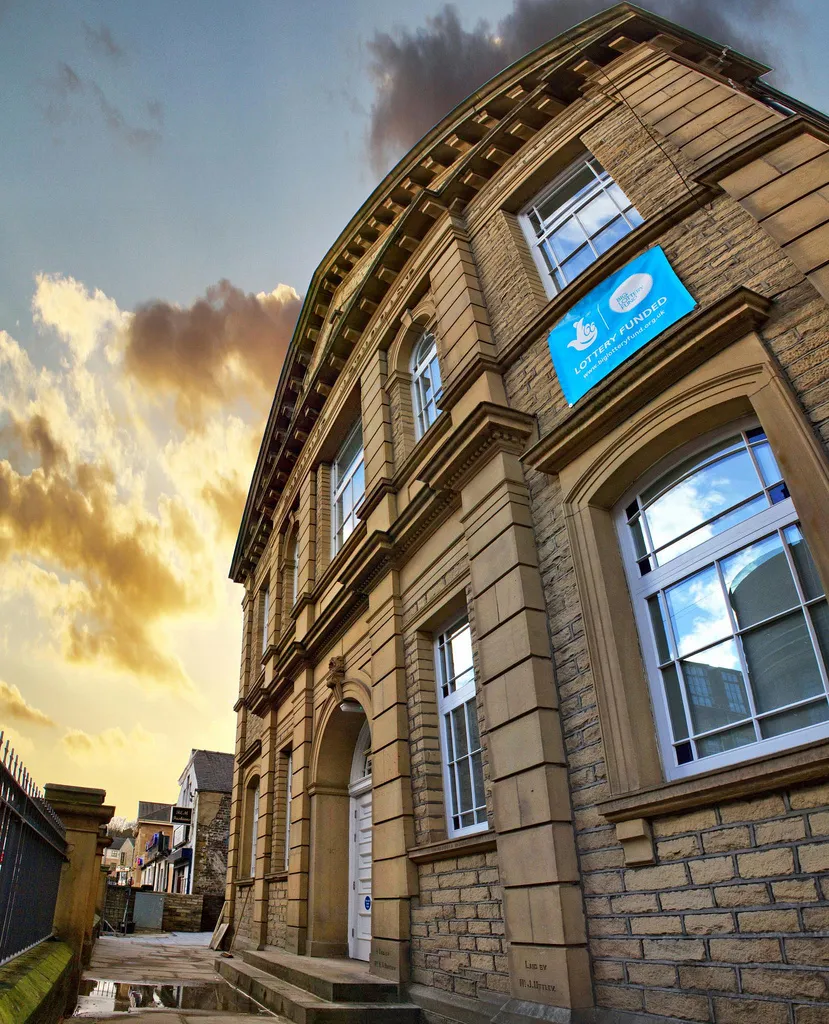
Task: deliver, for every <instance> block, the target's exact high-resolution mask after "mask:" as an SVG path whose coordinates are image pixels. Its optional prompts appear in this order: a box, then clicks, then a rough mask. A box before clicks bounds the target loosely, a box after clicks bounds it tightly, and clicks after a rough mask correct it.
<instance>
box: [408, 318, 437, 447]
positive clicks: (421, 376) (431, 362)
mask: <svg viewBox="0 0 829 1024" xmlns="http://www.w3.org/2000/svg"><path fill="white" fill-rule="evenodd" d="M427 341H429V342H431V343H430V344H429V345H428V346H427V344H426V342H427ZM411 373H412V402H413V404H414V414H415V436H416V437H417V439H418V441H419V440H420V438H421V437H423V435H424V434H425V433H426V431H427V430H428V429H429V427H431V425H432V424H433V423H434V422H435V420H436V419H437V418H438V416H439V415H440V410H439V409H438V407H437V403H438V401H439V399H440V396H441V394H442V393H443V383H442V381H441V375H440V362H439V360H438V342H437V338H436V337H435V335H434V333H433V332H432V331H431V330H429V329H428V328H427V329H426V330H425V331H424V332H423V334H422V335H421V336H420V338H419V339H418V341H417V344H416V345H415V346H414V348H413V349H412V359H411ZM427 381H428V384H429V389H428V391H427V388H426V386H425V384H426V382H427ZM430 410H431V411H430Z"/></svg>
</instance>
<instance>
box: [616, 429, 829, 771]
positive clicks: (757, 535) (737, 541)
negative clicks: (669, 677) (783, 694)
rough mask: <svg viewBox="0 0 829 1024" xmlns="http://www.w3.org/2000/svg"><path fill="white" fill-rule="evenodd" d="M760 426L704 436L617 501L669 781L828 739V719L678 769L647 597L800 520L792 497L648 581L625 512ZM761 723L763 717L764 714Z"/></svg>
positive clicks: (704, 544)
mask: <svg viewBox="0 0 829 1024" xmlns="http://www.w3.org/2000/svg"><path fill="white" fill-rule="evenodd" d="M759 425H760V424H759V423H758V421H757V420H756V419H753V418H752V419H749V420H742V421H738V422H733V423H731V424H729V425H728V426H726V427H724V428H722V429H720V430H717V431H713V432H711V433H708V434H706V435H705V436H704V437H702V438H697V439H695V440H694V441H692V442H689V443H688V444H686V445H683V446H682V447H680V448H677V449H676V450H675V451H674V452H672V453H671V454H670V455H669V456H668V457H667V458H665V459H662V460H660V462H659V463H658V464H657V465H656V466H655V467H653V468H652V469H651V470H650V471H649V472H648V473H646V474H644V475H643V476H642V477H640V478H639V480H637V482H636V484H635V486H634V487H632V488H631V489H630V490H629V491H628V492H627V493H626V494H625V495H624V497H623V498H622V499H621V500H620V501H619V503H618V505H617V506H616V509H615V513H614V518H615V521H616V529H617V533H618V536H619V543H620V547H621V551H622V561H623V563H624V568H625V575H626V577H627V581H628V587H629V589H630V596H631V601H632V604H633V611H634V616H635V619H636V625H637V629H638V632H639V645H640V649H641V652H642V659H643V662H644V665H645V670H646V673H647V679H648V686H649V690H650V696H651V705H652V708H653V713H654V719H655V722H656V731H657V739H658V742H659V748H660V753H661V756H662V765H663V770H664V772H665V777H666V779H668V780H674V779H683V778H688V777H690V776H695V775H700V774H704V773H707V772H710V771H714V770H716V769H718V768H724V767H728V766H731V765H735V764H739V763H741V762H743V761H749V760H754V759H755V758H759V757H765V756H768V755H771V754H774V753H777V752H778V751H781V750H789V749H792V748H794V747H799V746H802V745H804V744H807V743H814V742H816V741H818V740H821V739H824V738H826V737H829V721H827V722H821V723H818V724H816V725H812V726H807V727H806V728H803V729H797V730H793V731H791V732H787V733H782V734H781V735H780V736H774V737H770V738H768V739H760V740H756V741H755V742H754V743H747V744H745V745H744V746H740V747H735V748H734V749H732V750H726V751H723V752H721V753H719V754H710V755H708V756H707V757H700V758H698V759H696V760H693V761H690V762H688V763H686V764H681V765H678V764H676V763H675V761H676V756H675V752H674V743H675V741H674V736H673V729H672V726H671V719H670V712H669V708H668V698H667V693H666V690H665V686H664V685H663V682H662V673H661V671H660V668H659V665H660V659H659V654H658V651H657V646H656V637H655V635H654V630H653V627H652V625H651V622H650V615H649V611H648V605H647V600H648V598H649V597H653V596H654V595H655V594H656V593H657V592H658V591H661V590H664V589H666V588H667V587H670V586H672V585H673V584H675V583H679V582H681V581H682V580H683V579H685V578H687V577H689V576H692V575H694V574H695V573H697V572H699V571H701V570H702V569H704V568H705V567H707V566H709V565H712V564H713V563H715V562H716V561H717V560H718V559H721V558H724V557H726V556H727V555H729V554H730V553H731V552H735V551H738V550H740V549H741V548H744V547H746V546H747V545H749V544H751V543H753V542H755V541H758V540H761V539H763V538H765V537H767V536H770V535H771V534H773V533H774V532H775V531H778V530H779V531H782V530H783V529H784V528H785V527H788V526H791V525H794V524H796V523H799V522H800V517H799V515H798V513H797V510H796V509H795V506H794V502H793V501H792V499H791V498H790V497H789V498H786V499H784V500H782V501H780V502H778V503H777V504H773V505H771V506H770V507H769V508H767V509H765V510H763V511H761V512H759V513H757V514H755V515H753V516H750V517H749V518H748V519H745V520H743V522H741V523H738V524H736V525H735V526H733V527H731V528H730V529H727V530H724V531H723V532H722V533H719V534H716V535H715V536H713V537H711V538H710V539H709V540H707V541H704V542H702V543H701V544H698V545H697V546H696V547H693V548H691V549H690V550H689V551H686V552H684V553H683V554H681V555H678V556H677V557H675V558H673V559H671V560H670V561H669V562H667V563H666V564H664V565H661V566H657V567H655V568H652V569H651V571H650V572H648V573H646V574H645V575H641V573H640V571H639V567H638V563H637V557H636V549H635V547H634V543H633V537H632V533H631V530H630V528H629V526H628V517H627V514H626V510H627V508H628V506H629V505H630V504H631V502H632V501H633V499H634V498H635V497H636V496H637V495H638V494H639V493H641V492H642V491H643V490H645V488H647V487H648V486H649V485H650V484H652V483H653V482H654V481H655V480H657V479H658V478H659V477H660V476H662V475H663V474H664V473H666V472H667V471H668V470H670V468H671V466H672V465H678V464H679V463H681V462H682V461H684V460H685V459H687V458H691V457H693V456H694V454H695V453H697V452H700V451H702V450H704V449H705V448H707V447H709V446H710V445H712V444H716V442H717V441H718V440H724V439H725V438H727V437H729V436H733V435H735V434H737V433H738V432H739V431H744V430H750V429H752V428H754V427H757V426H759ZM807 542H808V541H807ZM785 549H786V546H785V544H784V550H785ZM787 559H789V567H790V569H791V571H792V578H793V580H794V583H795V588H796V590H797V592H798V596H799V597H800V599H801V603H803V596H804V595H803V594H802V592H801V585H800V582H799V580H798V576H797V573H796V572H795V569H794V566H793V564H792V562H791V559H790V555H789V554H788V553H787ZM828 596H829V595H828ZM817 600H819V599H814V600H812V601H810V602H809V603H810V604H813V603H816V602H817ZM726 607H727V609H728V614H729V616H730V618H731V623H732V627H733V633H732V635H733V636H735V637H736V636H737V635H738V630H737V628H736V621H735V619H734V615H733V612H732V610H731V608H730V607H728V602H726ZM805 618H806V624H807V629H808V631H809V634H810V638H811V640H812V645H813V647H814V648H815V655H816V660H817V664H818V669H819V672H820V674H821V677H822V679H823V684H824V688H825V689H826V690H827V693H829V678H828V677H827V671H826V669H827V666H826V665H824V664H823V663H822V661H823V659H822V657H821V655H820V648H819V646H818V645H817V643H816V636H815V634H814V630H813V628H812V625H811V623H810V622H809V616H808V615H806V616H805ZM740 632H741V631H740ZM737 648H738V651H739V654H740V659H741V664H742V671H743V674H744V679H745V686H746V694H747V699H748V701H749V706H750V708H751V709H752V716H751V720H752V721H755V720H756V715H755V714H754V699H753V695H752V692H751V686H750V681H749V675H748V670H747V667H746V664H745V658H744V655H743V653H742V645H741V643H740V642H739V641H738V643H737ZM682 698H683V702H685V695H684V692H683V695H682ZM795 704H797V702H795ZM786 708H787V705H781V707H780V708H777V709H775V711H774V712H773V713H774V714H777V713H779V712H781V711H784V710H786ZM766 714H772V712H768V713H766ZM685 715H686V719H687V721H688V727H689V729H690V730H691V732H693V725H692V720H691V716H690V712H689V709H688V707H687V706H686V707H685ZM763 717H765V715H764V716H763ZM736 724H738V723H735V725H736ZM714 731H719V730H714ZM697 735H698V734H697Z"/></svg>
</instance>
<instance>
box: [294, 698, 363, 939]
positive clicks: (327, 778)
mask: <svg viewBox="0 0 829 1024" xmlns="http://www.w3.org/2000/svg"><path fill="white" fill-rule="evenodd" d="M343 689H344V690H346V693H345V694H343V691H342V690H341V691H340V693H339V694H336V695H332V696H333V699H332V701H331V703H330V704H329V705H328V707H327V708H326V709H325V710H324V711H323V712H322V714H321V716H320V722H319V725H318V727H317V729H318V732H317V736H316V737H315V740H314V749H313V753H312V757H311V777H312V781H311V784H310V785H309V787H308V795H309V796H310V798H311V808H310V810H311V837H310V839H311V842H310V850H309V854H310V864H309V869H310V870H309V878H308V940H307V944H306V952H307V953H308V954H309V955H310V956H323V957H331V956H334V957H336V956H355V957H359V958H360V959H362V958H365V959H368V955H369V952H370V947H371V941H370V940H371V916H370V910H371V891H370V888H371V774H370V773H371V762H370V757H371V744H370V724H369V721H368V719H367V717H366V714H365V711H364V707H365V706H366V705H367V704H369V701H370V698H369V697H368V694H365V695H364V694H363V692H362V690H363V688H362V686H361V685H359V684H356V685H355V684H350V685H349V683H348V682H346V684H345V686H344V687H343ZM349 690H350V691H351V692H350V693H349V692H348V691H349ZM363 701H365V704H364V703H363ZM355 810H356V811H357V812H358V818H359V819H360V827H359V829H357V830H356V831H357V834H358V838H359V842H357V840H355V838H354V832H355V830H354V829H353V828H352V823H353V822H355V821H356V820H357V819H355V817H354V811H355ZM352 844H356V847H359V849H357V848H355V850H354V852H353V853H352ZM366 853H367V857H366ZM352 858H353V859H352ZM366 860H367V861H368V865H367V870H366V863H365V862H366ZM352 863H353V864H354V869H353V872H352ZM361 865H362V866H361ZM358 876H360V879H361V881H360V883H359V885H358ZM352 882H353V883H354V885H352ZM366 887H367V890H368V891H362V892H361V896H362V911H363V914H362V916H361V918H360V920H359V921H358V920H357V906H356V898H357V897H356V894H357V891H358V888H359V889H360V890H364V889H366ZM366 897H368V907H366V905H365V902H366ZM352 928H353V929H354V936H353V938H354V939H355V940H356V939H357V938H358V929H359V930H360V938H361V940H362V941H360V942H358V943H356V944H354V945H353V944H352V934H351V933H352ZM366 933H367V935H366ZM366 937H367V938H368V940H369V941H368V942H367V943H366V942H365V938H366Z"/></svg>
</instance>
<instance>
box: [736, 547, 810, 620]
mask: <svg viewBox="0 0 829 1024" xmlns="http://www.w3.org/2000/svg"><path fill="white" fill-rule="evenodd" d="M721 565H722V571H723V578H724V579H725V586H726V589H727V590H728V597H729V600H730V601H731V607H732V608H733V609H734V615H735V618H736V619H737V624H738V625H739V627H740V628H741V629H745V627H746V626H751V625H753V624H754V623H755V622H762V620H763V619H769V618H771V616H772V615H778V614H779V613H780V612H784V611H786V610H787V609H789V608H795V607H797V605H798V604H799V603H800V602H799V599H798V596H797V590H796V589H795V585H794V580H793V579H792V574H791V572H790V570H789V563H788V560H787V558H786V554H785V552H784V551H783V542H782V541H781V540H780V537H779V536H778V534H776V533H775V534H773V535H772V536H771V537H765V538H764V539H763V540H759V541H757V543H756V544H751V545H750V546H749V547H747V548H743V549H742V551H737V552H735V554H733V555H729V557H728V558H724V559H723V560H722V562H721Z"/></svg>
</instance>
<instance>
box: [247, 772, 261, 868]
mask: <svg viewBox="0 0 829 1024" xmlns="http://www.w3.org/2000/svg"><path fill="white" fill-rule="evenodd" d="M261 784H262V781H261V779H260V780H259V782H257V783H256V788H255V789H254V791H253V793H252V795H251V800H252V801H253V807H252V809H251V823H250V875H249V876H248V877H249V878H255V877H256V844H257V843H258V842H259V787H260V786H261Z"/></svg>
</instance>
